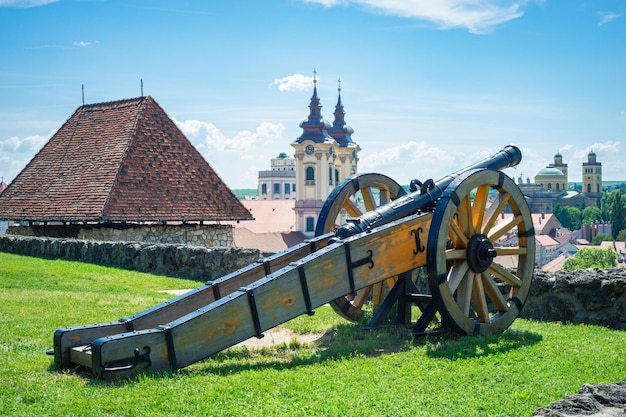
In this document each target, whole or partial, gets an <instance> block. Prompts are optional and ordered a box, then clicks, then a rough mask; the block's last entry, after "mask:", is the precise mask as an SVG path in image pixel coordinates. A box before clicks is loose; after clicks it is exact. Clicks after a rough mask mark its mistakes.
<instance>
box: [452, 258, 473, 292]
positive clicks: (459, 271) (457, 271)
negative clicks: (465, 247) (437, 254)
mask: <svg viewBox="0 0 626 417" xmlns="http://www.w3.org/2000/svg"><path fill="white" fill-rule="evenodd" d="M468 269H469V264H468V263H467V262H464V261H454V265H453V266H452V268H451V269H450V273H449V274H448V286H449V287H450V292H451V293H453V294H454V292H455V291H456V289H457V288H458V287H459V284H460V283H461V281H462V280H463V277H464V276H465V274H466V273H467V271H468Z"/></svg>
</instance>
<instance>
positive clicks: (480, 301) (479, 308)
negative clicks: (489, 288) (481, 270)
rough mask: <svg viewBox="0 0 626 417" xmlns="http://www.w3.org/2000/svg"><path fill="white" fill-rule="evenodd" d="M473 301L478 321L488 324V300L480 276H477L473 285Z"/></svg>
mask: <svg viewBox="0 0 626 417" xmlns="http://www.w3.org/2000/svg"><path fill="white" fill-rule="evenodd" d="M472 301H473V302H474V308H475V309H476V315H477V316H478V321H479V322H481V323H487V322H488V321H489V310H488V309H487V299H486V298H485V290H484V289H483V281H482V279H480V275H478V276H475V277H474V280H473V285H472Z"/></svg>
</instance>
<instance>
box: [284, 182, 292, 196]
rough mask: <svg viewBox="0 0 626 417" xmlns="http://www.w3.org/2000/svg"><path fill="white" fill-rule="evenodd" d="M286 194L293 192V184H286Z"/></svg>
mask: <svg viewBox="0 0 626 417" xmlns="http://www.w3.org/2000/svg"><path fill="white" fill-rule="evenodd" d="M285 194H291V184H285Z"/></svg>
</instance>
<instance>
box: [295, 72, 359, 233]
mask: <svg viewBox="0 0 626 417" xmlns="http://www.w3.org/2000/svg"><path fill="white" fill-rule="evenodd" d="M337 91H338V99H337V104H336V105H335V112H334V117H335V119H334V121H333V124H332V125H331V124H330V123H329V122H328V121H326V120H325V119H323V118H322V113H321V109H322V105H321V104H320V99H319V97H318V95H317V79H316V78H315V77H314V79H313V96H312V97H311V102H310V104H309V116H308V118H307V119H306V120H304V121H302V123H300V127H301V128H302V135H300V136H299V137H298V138H297V139H296V140H295V141H294V142H293V143H292V144H291V146H293V147H294V149H295V159H296V204H295V208H294V210H295V212H296V230H297V231H300V232H302V233H303V234H305V235H306V236H308V237H311V236H313V235H314V234H315V225H316V223H317V219H318V218H319V214H320V211H321V209H322V206H323V204H324V201H325V200H326V198H327V197H328V195H329V194H330V193H331V191H332V190H333V189H334V188H335V187H336V186H337V185H338V184H339V183H341V181H343V180H344V179H345V178H346V177H348V176H350V175H352V174H355V173H356V172H357V163H358V160H359V159H358V153H359V151H360V150H361V148H360V147H359V145H357V144H356V143H355V142H354V141H353V140H352V133H354V130H353V129H352V128H351V127H350V126H348V125H347V124H346V122H345V111H344V106H343V104H342V103H341V86H339V88H338V89H337Z"/></svg>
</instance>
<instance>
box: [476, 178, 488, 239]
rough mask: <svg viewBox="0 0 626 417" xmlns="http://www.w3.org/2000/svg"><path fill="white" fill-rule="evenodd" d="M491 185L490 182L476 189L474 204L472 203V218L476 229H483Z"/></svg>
mask: <svg viewBox="0 0 626 417" xmlns="http://www.w3.org/2000/svg"><path fill="white" fill-rule="evenodd" d="M490 189H491V187H490V186H489V184H485V185H481V186H480V187H478V188H477V189H476V195H475V196H474V204H473V205H472V220H473V225H474V230H481V227H482V225H483V218H484V215H485V208H486V207H487V199H488V198H489V190H490Z"/></svg>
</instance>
